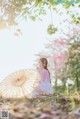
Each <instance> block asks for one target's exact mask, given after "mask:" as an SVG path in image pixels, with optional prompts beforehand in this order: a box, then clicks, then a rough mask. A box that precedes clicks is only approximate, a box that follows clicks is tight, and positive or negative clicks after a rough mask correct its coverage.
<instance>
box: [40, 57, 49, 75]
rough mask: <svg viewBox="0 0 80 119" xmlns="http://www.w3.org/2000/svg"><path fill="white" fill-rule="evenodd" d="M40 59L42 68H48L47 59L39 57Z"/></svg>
mask: <svg viewBox="0 0 80 119" xmlns="http://www.w3.org/2000/svg"><path fill="white" fill-rule="evenodd" d="M40 61H41V62H42V64H43V67H44V69H46V70H48V68H47V65H48V61H47V59H46V58H41V59H40ZM48 72H49V70H48ZM49 74H50V72H49Z"/></svg>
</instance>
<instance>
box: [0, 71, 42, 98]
mask: <svg viewBox="0 0 80 119" xmlns="http://www.w3.org/2000/svg"><path fill="white" fill-rule="evenodd" d="M39 81H40V75H39V73H38V71H37V70H33V69H28V70H27V69H25V70H19V71H16V72H14V73H12V74H10V75H9V76H7V77H6V78H5V79H4V80H3V81H2V82H1V84H0V94H1V96H2V97H4V98H22V97H29V95H30V94H31V93H32V91H33V90H34V89H35V88H36V87H37V86H38V84H39Z"/></svg>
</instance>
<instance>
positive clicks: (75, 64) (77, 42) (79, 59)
mask: <svg viewBox="0 0 80 119" xmlns="http://www.w3.org/2000/svg"><path fill="white" fill-rule="evenodd" d="M72 41H73V42H72V43H69V48H68V50H69V58H68V61H67V71H68V72H69V74H70V76H69V78H71V79H72V80H74V81H75V86H76V88H77V89H78V88H79V87H80V85H79V84H80V32H79V31H78V32H77V34H75V35H74V36H73V37H72Z"/></svg>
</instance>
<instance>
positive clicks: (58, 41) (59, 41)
mask: <svg viewBox="0 0 80 119" xmlns="http://www.w3.org/2000/svg"><path fill="white" fill-rule="evenodd" d="M54 43H56V44H57V45H62V46H63V45H64V44H65V43H64V41H63V40H54Z"/></svg>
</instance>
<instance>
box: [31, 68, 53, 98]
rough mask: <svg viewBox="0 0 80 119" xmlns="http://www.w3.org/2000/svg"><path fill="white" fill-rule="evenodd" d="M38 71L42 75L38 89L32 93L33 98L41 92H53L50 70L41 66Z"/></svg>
mask: <svg viewBox="0 0 80 119" xmlns="http://www.w3.org/2000/svg"><path fill="white" fill-rule="evenodd" d="M38 71H39V73H40V76H41V81H40V84H39V85H38V87H37V89H35V90H34V91H33V92H32V94H31V95H30V97H31V98H34V97H37V96H39V95H40V94H47V95H48V94H53V88H52V85H51V81H50V75H49V72H48V70H46V69H40V68H39V69H38Z"/></svg>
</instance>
